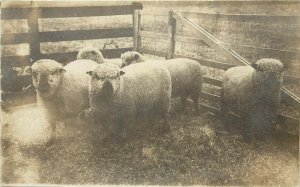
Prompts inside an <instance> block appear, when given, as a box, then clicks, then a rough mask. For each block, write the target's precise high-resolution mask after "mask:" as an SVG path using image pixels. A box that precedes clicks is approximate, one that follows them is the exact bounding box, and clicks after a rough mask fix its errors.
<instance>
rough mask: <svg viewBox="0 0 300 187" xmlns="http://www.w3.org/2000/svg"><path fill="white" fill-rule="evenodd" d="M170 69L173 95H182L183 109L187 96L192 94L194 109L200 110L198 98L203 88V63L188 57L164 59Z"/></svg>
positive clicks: (163, 62)
mask: <svg viewBox="0 0 300 187" xmlns="http://www.w3.org/2000/svg"><path fill="white" fill-rule="evenodd" d="M162 64H164V65H165V66H166V67H167V69H168V70H169V71H170V75H171V80H172V97H181V104H182V110H184V108H185V105H186V98H187V97H188V96H191V98H192V100H193V103H194V110H195V111H196V112H198V110H199V105H198V99H199V96H200V93H201V90H202V84H203V73H202V68H201V65H200V64H199V63H198V62H197V61H195V60H191V59H188V58H175V59H170V60H165V61H162Z"/></svg>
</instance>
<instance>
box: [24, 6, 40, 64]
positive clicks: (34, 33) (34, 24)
mask: <svg viewBox="0 0 300 187" xmlns="http://www.w3.org/2000/svg"><path fill="white" fill-rule="evenodd" d="M40 11H41V10H40V9H39V8H37V7H33V8H32V9H31V11H30V12H29V14H28V18H27V19H28V26H29V31H28V32H29V33H30V39H29V47H30V61H31V63H32V62H34V61H36V60H38V59H39V57H40V54H41V52H40V41H39V25H38V18H39V15H40Z"/></svg>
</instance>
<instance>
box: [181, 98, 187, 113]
mask: <svg viewBox="0 0 300 187" xmlns="http://www.w3.org/2000/svg"><path fill="white" fill-rule="evenodd" d="M186 97H187V96H186V95H183V96H181V98H180V99H181V108H180V111H181V112H184V110H185V107H186Z"/></svg>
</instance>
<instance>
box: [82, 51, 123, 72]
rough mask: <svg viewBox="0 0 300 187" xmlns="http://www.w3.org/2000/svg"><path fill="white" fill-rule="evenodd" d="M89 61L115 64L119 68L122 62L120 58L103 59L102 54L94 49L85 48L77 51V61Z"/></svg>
mask: <svg viewBox="0 0 300 187" xmlns="http://www.w3.org/2000/svg"><path fill="white" fill-rule="evenodd" d="M80 59H89V60H93V61H95V62H97V63H98V64H102V63H105V62H108V63H112V64H116V65H117V66H119V67H123V61H122V59H120V58H113V59H105V58H104V57H103V55H102V53H101V52H100V51H99V50H98V49H97V48H95V47H86V48H82V49H81V50H79V52H78V54H77V60H80Z"/></svg>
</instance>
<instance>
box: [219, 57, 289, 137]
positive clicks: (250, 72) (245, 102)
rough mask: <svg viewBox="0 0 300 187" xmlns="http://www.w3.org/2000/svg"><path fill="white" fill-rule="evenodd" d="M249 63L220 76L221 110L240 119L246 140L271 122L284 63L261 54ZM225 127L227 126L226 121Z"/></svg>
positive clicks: (276, 104)
mask: <svg viewBox="0 0 300 187" xmlns="http://www.w3.org/2000/svg"><path fill="white" fill-rule="evenodd" d="M251 66H252V67H250V66H240V67H233V68H230V69H228V70H227V71H226V72H225V74H224V77H223V82H222V93H221V97H220V107H221V113H223V114H224V115H225V117H228V115H227V112H233V113H235V114H238V115H240V116H241V117H242V119H243V121H244V128H243V129H244V130H243V134H244V137H245V138H246V140H250V139H251V136H252V135H255V136H253V137H257V138H259V136H260V135H262V134H264V133H265V132H266V130H267V129H269V127H270V125H271V124H272V123H273V122H276V120H277V119H276V118H277V114H276V111H277V110H278V108H279V105H280V99H281V97H280V90H281V87H282V81H283V71H284V69H285V67H284V66H283V64H282V63H281V62H280V61H279V60H276V59H271V58H263V59H261V60H258V61H257V62H256V63H253V64H252V65H251ZM226 128H227V129H228V130H230V129H229V126H228V124H226Z"/></svg>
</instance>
